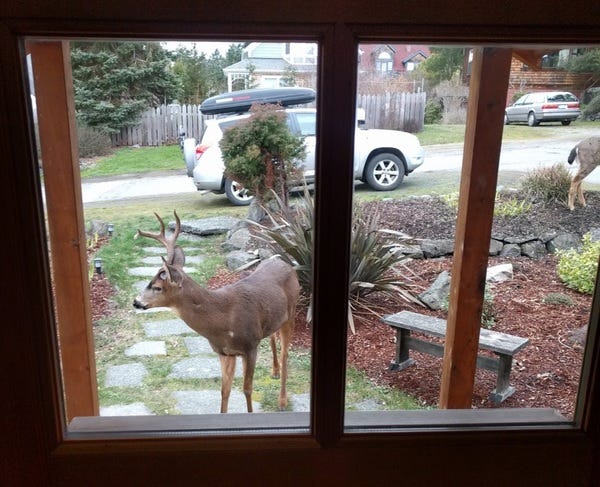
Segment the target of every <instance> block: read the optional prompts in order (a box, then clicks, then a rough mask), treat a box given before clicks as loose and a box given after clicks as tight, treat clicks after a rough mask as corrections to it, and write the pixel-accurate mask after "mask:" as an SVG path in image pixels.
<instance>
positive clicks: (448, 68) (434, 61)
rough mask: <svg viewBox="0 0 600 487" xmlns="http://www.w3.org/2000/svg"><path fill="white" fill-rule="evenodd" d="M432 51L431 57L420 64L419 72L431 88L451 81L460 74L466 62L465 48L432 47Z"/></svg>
mask: <svg viewBox="0 0 600 487" xmlns="http://www.w3.org/2000/svg"><path fill="white" fill-rule="evenodd" d="M430 51H431V55H430V56H429V57H428V58H427V59H426V60H425V61H423V62H422V63H421V64H419V70H420V71H421V72H422V73H423V76H424V77H425V79H426V80H427V81H428V82H429V83H430V84H431V86H436V85H438V84H439V83H440V82H442V81H449V80H451V79H452V77H453V76H454V75H455V74H458V73H460V71H461V69H462V66H463V61H464V49H463V48H460V47H459V48H454V47H453V48H448V47H431V48H430Z"/></svg>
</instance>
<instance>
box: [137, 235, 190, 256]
mask: <svg viewBox="0 0 600 487" xmlns="http://www.w3.org/2000/svg"><path fill="white" fill-rule="evenodd" d="M194 240H202V239H201V238H196V237H194V238H186V239H182V238H179V239H178V240H177V242H178V243H179V244H184V245H185V243H186V242H191V241H194ZM201 250H202V249H199V248H198V247H190V248H187V249H185V254H186V256H187V254H195V253H198V252H200V251H201ZM144 252H146V253H147V254H156V255H165V256H166V255H167V251H166V249H165V248H164V247H144Z"/></svg>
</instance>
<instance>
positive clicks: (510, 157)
mask: <svg viewBox="0 0 600 487" xmlns="http://www.w3.org/2000/svg"><path fill="white" fill-rule="evenodd" d="M532 130H544V127H543V126H540V127H535V128H532ZM590 135H600V134H599V131H598V129H597V128H596V129H590V128H583V127H582V128H579V127H569V129H568V130H565V136H564V137H560V138H545V139H532V140H523V141H510V142H505V143H503V144H502V152H501V154H500V173H502V172H503V171H506V172H528V171H531V170H532V169H535V168H538V167H548V166H552V165H554V164H556V163H559V164H564V165H565V166H566V167H568V168H569V169H570V170H571V171H572V172H575V171H576V170H577V165H574V166H569V165H568V164H567V157H568V155H569V152H570V151H571V149H572V148H573V147H574V146H575V144H577V143H578V142H579V141H580V140H581V139H583V138H585V137H588V136H590ZM462 158H463V145H462V144H440V145H429V146H425V162H424V164H423V165H422V166H421V167H419V168H417V169H416V170H415V172H414V175H411V176H409V177H408V178H407V180H406V181H407V182H408V181H409V180H410V179H411V178H414V177H415V176H416V175H417V174H421V173H431V172H436V171H446V172H448V171H460V169H461V167H462ZM182 166H183V163H182ZM586 182H588V183H595V184H600V170H598V169H596V170H595V171H593V172H592V174H590V175H589V176H588V177H587V178H586ZM187 193H189V194H190V195H198V191H197V190H196V187H195V186H194V183H193V182H192V179H191V178H189V177H187V176H186V175H185V172H184V169H183V167H182V170H181V173H179V172H177V173H176V174H173V173H150V174H145V175H136V176H129V177H128V176H122V177H117V178H110V179H109V178H102V179H95V180H87V181H84V182H83V184H82V198H83V203H84V204H86V203H93V202H101V201H111V200H120V199H127V198H140V197H152V196H161V195H168V194H187Z"/></svg>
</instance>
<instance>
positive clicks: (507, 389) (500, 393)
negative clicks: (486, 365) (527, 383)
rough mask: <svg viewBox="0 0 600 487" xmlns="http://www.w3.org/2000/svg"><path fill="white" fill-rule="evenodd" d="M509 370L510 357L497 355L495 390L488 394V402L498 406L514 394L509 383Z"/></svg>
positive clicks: (510, 365)
mask: <svg viewBox="0 0 600 487" xmlns="http://www.w3.org/2000/svg"><path fill="white" fill-rule="evenodd" d="M511 368H512V356H510V355H501V354H498V378H497V379H496V388H495V389H494V390H493V391H492V393H491V394H490V401H492V402H493V403H495V404H500V403H501V402H502V401H504V400H505V399H506V398H508V397H510V396H512V395H513V393H514V392H515V388H514V387H511V385H510V382H509V380H510V370H511Z"/></svg>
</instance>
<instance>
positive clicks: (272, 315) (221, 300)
mask: <svg viewBox="0 0 600 487" xmlns="http://www.w3.org/2000/svg"><path fill="white" fill-rule="evenodd" d="M154 215H155V216H156V218H157V219H158V221H159V224H160V231H159V232H158V233H151V232H146V231H142V230H138V232H137V234H136V238H137V237H139V236H143V237H147V238H151V239H154V240H157V241H158V242H160V243H161V244H163V245H164V247H165V248H166V250H167V257H166V258H164V257H163V265H162V267H161V268H160V269H159V271H158V272H157V273H156V275H155V276H154V278H152V280H151V281H150V283H149V284H148V286H146V288H145V289H144V290H143V291H142V292H141V294H140V295H139V296H138V297H136V298H135V300H134V301H133V306H134V307H135V308H138V309H144V310H145V309H150V308H155V307H168V308H170V309H171V310H172V311H174V312H175V313H176V314H177V315H178V316H179V317H180V318H181V319H182V320H183V321H184V322H185V323H186V324H187V325H188V326H189V327H190V328H191V329H192V330H194V331H195V332H196V333H198V334H200V335H202V336H203V337H205V338H206V339H207V340H208V342H209V343H210V346H211V348H212V349H213V351H214V352H215V353H216V354H217V355H218V357H219V360H220V365H221V413H226V412H227V409H228V404H229V395H230V393H231V386H232V382H233V377H234V373H235V363H236V357H237V356H241V358H242V365H243V391H244V395H245V398H246V405H247V409H248V412H249V413H251V412H252V387H253V380H254V370H255V367H256V359H257V355H258V346H259V344H260V342H261V341H262V340H263V338H266V337H270V342H271V351H272V353H273V368H272V376H273V378H280V379H281V388H280V393H279V401H278V406H279V409H280V410H284V409H285V408H286V407H287V392H286V381H287V375H288V353H289V347H290V342H291V338H292V333H293V330H294V321H295V320H294V319H295V310H296V303H297V301H298V296H299V293H300V285H299V283H298V277H297V275H296V271H295V269H294V268H293V267H292V266H291V265H290V264H289V263H287V262H285V261H284V260H282V259H281V258H280V257H279V256H273V257H270V258H268V259H266V260H263V261H261V262H260V263H259V265H258V266H257V267H256V269H255V270H254V271H252V272H251V273H250V274H249V275H247V276H246V277H243V278H242V279H240V280H238V281H237V282H235V283H233V284H230V285H226V286H223V287H221V288H218V289H215V290H210V289H207V288H205V287H202V286H201V285H200V284H198V283H196V282H195V281H194V280H193V279H192V278H191V277H189V276H188V275H187V274H186V273H185V272H184V270H183V265H184V263H185V254H184V251H183V249H182V248H181V247H180V246H179V245H177V243H176V241H177V237H178V236H179V234H180V232H181V221H180V219H179V216H178V215H177V212H176V211H174V215H175V229H174V232H173V233H172V234H171V236H170V237H167V236H166V235H165V224H164V221H163V220H162V218H161V217H160V216H159V215H158V214H157V213H154ZM277 333H279V338H280V345H281V355H280V357H279V360H278V358H277V344H276V334H277Z"/></svg>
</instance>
